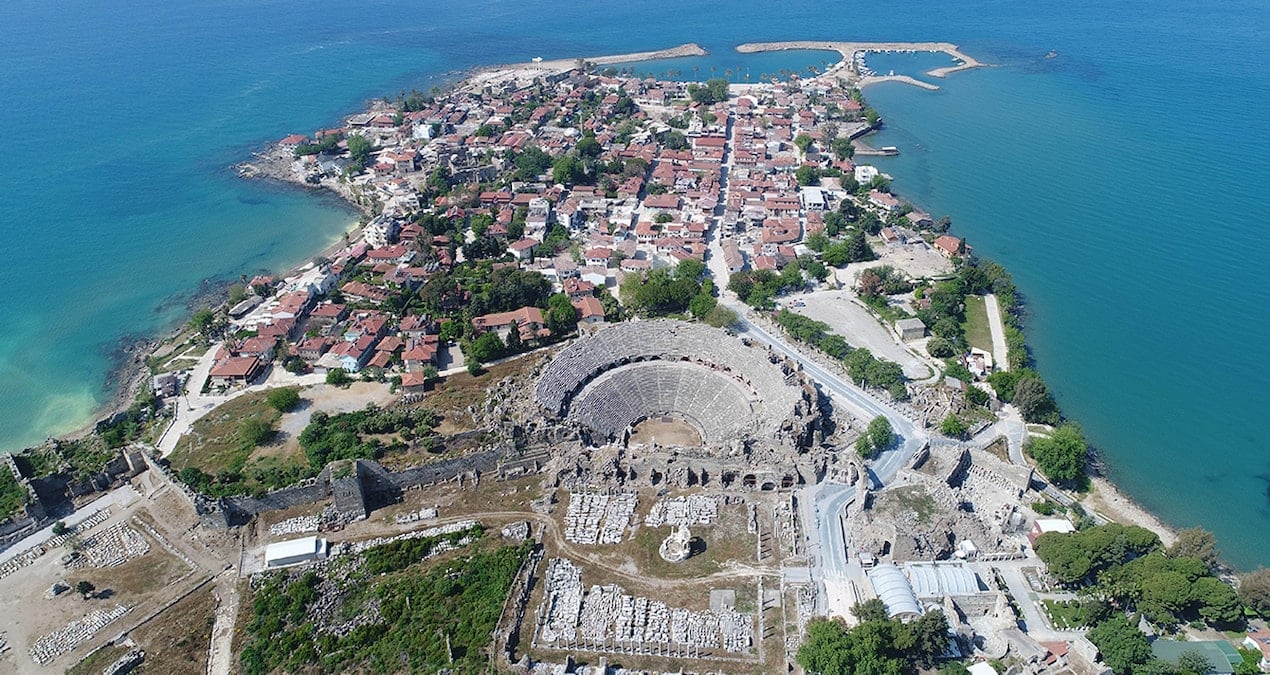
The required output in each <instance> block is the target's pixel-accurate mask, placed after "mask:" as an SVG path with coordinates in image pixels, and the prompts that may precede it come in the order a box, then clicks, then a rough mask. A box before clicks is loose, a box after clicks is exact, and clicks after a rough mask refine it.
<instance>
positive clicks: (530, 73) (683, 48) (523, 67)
mask: <svg viewBox="0 0 1270 675" xmlns="http://www.w3.org/2000/svg"><path fill="white" fill-rule="evenodd" d="M709 53H710V52H708V51H706V50H705V48H703V47H702V46H701V45H699V44H697V43H695V42H685V43H684V44H681V45H679V46H677V47H670V48H669V49H658V50H654V51H648V52H628V53H626V54H609V55H607V56H589V57H575V58H571V59H551V60H536V61H529V62H522V63H506V64H502V65H493V66H484V67H480V68H475V69H473V70H472V71H471V72H469V73H468V74H467V75H466V76H464V77H463V78H462V79H461V80H459V81H458V82H456V83H455V84H457V85H460V86H467V87H469V88H471V89H480V88H482V87H484V86H486V85H489V84H493V83H495V82H506V81H508V80H519V81H529V80H533V79H534V78H535V77H539V76H541V75H543V74H544V73H561V72H565V71H568V70H571V69H573V68H575V67H577V65H578V62H579V61H582V62H585V63H588V64H591V65H593V66H611V65H616V64H619V63H638V62H640V61H657V60H659V59H673V58H680V57H685V56H706V55H708V54H709Z"/></svg>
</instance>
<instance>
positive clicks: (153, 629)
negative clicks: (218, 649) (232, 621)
mask: <svg viewBox="0 0 1270 675" xmlns="http://www.w3.org/2000/svg"><path fill="white" fill-rule="evenodd" d="M215 619H216V595H215V594H214V593H213V591H212V589H211V588H206V589H203V590H199V591H195V592H194V593H191V594H190V595H189V596H187V597H185V598H182V599H181V601H180V602H178V603H176V604H175V605H172V606H171V607H169V608H168V609H167V610H166V611H164V612H163V613H162V614H160V615H158V616H156V617H155V618H153V619H151V620H150V621H149V622H148V623H146V624H145V625H144V626H142V627H140V628H138V629H137V630H135V631H133V633H132V638H133V640H135V641H136V642H137V644H139V645H141V647H142V648H144V649H145V650H146V660H145V661H144V662H143V663H142V664H141V666H140V667H138V668H137V669H136V670H134V671H133V672H135V673H142V674H145V673H202V672H205V671H206V670H207V649H208V646H209V645H210V644H211V642H212V626H213V624H214V623H215Z"/></svg>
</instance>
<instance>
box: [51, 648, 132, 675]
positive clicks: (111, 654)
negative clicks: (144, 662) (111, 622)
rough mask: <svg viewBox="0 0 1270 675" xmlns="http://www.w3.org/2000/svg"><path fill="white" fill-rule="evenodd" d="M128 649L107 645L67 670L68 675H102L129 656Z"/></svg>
mask: <svg viewBox="0 0 1270 675" xmlns="http://www.w3.org/2000/svg"><path fill="white" fill-rule="evenodd" d="M128 649H129V648H128V647H125V646H123V645H106V646H104V647H102V648H101V649H98V650H96V651H94V652H93V653H92V654H89V655H88V656H86V657H84V660H83V661H80V662H79V663H77V664H75V665H74V666H71V667H70V668H68V669H67V670H66V675H101V672H102V671H103V670H105V669H106V667H107V666H109V665H110V664H112V663H114V662H115V660H116V659H118V658H120V657H122V656H123V655H124V654H127V653H128ZM133 672H140V671H133Z"/></svg>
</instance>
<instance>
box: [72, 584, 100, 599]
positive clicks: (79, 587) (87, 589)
mask: <svg viewBox="0 0 1270 675" xmlns="http://www.w3.org/2000/svg"><path fill="white" fill-rule="evenodd" d="M95 590H97V587H96V586H94V585H93V582H91V581H79V582H76V584H75V592H76V593H79V594H80V595H82V596H84V597H85V598H87V597H88V596H89V595H91V594H92V592H93V591H95Z"/></svg>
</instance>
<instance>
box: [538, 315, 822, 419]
mask: <svg viewBox="0 0 1270 675" xmlns="http://www.w3.org/2000/svg"><path fill="white" fill-rule="evenodd" d="M535 393H536V396H537V399H538V401H539V403H541V404H542V405H543V406H544V407H545V408H546V409H547V410H548V411H549V412H550V413H551V414H553V415H556V416H560V417H568V418H569V419H572V420H575V421H578V422H581V423H582V424H585V425H586V426H589V427H590V428H592V429H594V430H595V431H597V432H600V433H602V434H604V435H607V436H610V437H616V436H618V435H620V434H621V433H622V431H623V430H624V429H626V428H627V427H628V426H629V425H630V424H632V423H634V422H636V421H638V420H640V419H642V418H645V417H653V416H657V415H663V414H668V413H675V414H678V415H681V416H683V417H684V418H686V419H688V420H691V421H692V422H694V423H695V424H696V425H697V427H698V430H699V431H701V433H702V436H703V439H704V440H706V441H710V442H722V441H726V440H729V439H732V438H737V437H740V436H742V435H744V434H746V433H749V432H752V431H755V432H766V433H774V432H775V431H776V430H778V429H779V428H780V426H781V423H782V422H783V421H784V420H785V419H786V418H788V417H789V416H790V415H791V414H792V413H793V412H794V411H795V408H796V407H797V405H798V404H799V402H800V401H801V400H802V397H803V391H802V389H801V387H800V386H798V384H797V382H796V379H791V378H790V377H788V376H787V374H786V373H785V372H784V370H783V369H782V367H781V366H780V365H777V364H775V363H773V362H772V361H771V360H770V359H769V357H768V355H767V352H765V351H762V350H759V349H756V348H752V347H747V346H745V345H744V344H743V343H741V341H740V340H738V339H736V338H734V337H730V336H728V335H727V334H725V333H724V332H723V331H721V330H718V329H714V328H710V327H708V326H704V325H701V324H691V323H685V322H682V321H675V320H670V319H661V320H655V321H634V322H627V323H619V324H615V325H613V326H610V327H608V328H606V329H604V330H602V331H599V332H597V333H595V334H594V335H591V336H587V337H583V338H580V339H578V340H577V341H575V342H574V343H573V344H571V345H569V346H568V347H567V348H565V349H564V350H562V351H561V352H560V353H559V354H557V355H556V357H555V359H553V360H552V362H551V363H550V364H549V365H548V366H547V367H546V368H545V369H544V370H543V373H542V375H541V377H540V378H539V380H538V384H537V388H536V391H535Z"/></svg>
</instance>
